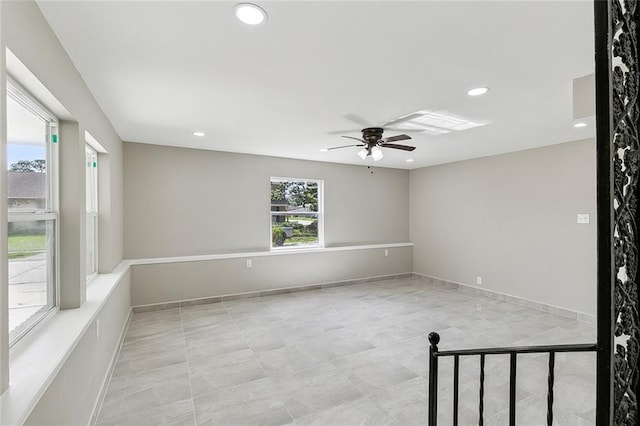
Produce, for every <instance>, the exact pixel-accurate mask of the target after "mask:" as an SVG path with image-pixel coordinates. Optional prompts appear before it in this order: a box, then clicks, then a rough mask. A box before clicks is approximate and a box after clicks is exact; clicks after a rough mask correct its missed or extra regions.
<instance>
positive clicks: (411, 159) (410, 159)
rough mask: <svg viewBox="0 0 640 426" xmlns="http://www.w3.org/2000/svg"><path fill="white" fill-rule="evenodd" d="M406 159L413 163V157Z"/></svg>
mask: <svg viewBox="0 0 640 426" xmlns="http://www.w3.org/2000/svg"><path fill="white" fill-rule="evenodd" d="M404 161H406V162H407V163H413V158H407V159H406V160H404Z"/></svg>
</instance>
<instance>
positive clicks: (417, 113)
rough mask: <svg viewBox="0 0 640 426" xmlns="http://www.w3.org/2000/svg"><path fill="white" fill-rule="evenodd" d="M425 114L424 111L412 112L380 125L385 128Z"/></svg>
mask: <svg viewBox="0 0 640 426" xmlns="http://www.w3.org/2000/svg"><path fill="white" fill-rule="evenodd" d="M423 115H424V114H423V113H419V112H414V113H412V114H407V115H405V116H404V117H400V118H396V119H395V120H391V121H387V122H386V123H384V124H383V125H381V126H380V127H384V128H387V127H393V126H395V125H396V124H400V123H402V122H404V121H408V120H411V119H413V118H418V117H422V116H423Z"/></svg>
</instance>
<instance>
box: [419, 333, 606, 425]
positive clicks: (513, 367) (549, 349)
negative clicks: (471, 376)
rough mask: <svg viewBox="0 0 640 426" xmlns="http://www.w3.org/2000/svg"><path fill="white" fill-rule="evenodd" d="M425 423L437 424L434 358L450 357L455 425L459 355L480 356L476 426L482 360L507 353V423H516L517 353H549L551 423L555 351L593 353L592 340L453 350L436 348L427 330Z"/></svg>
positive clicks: (433, 335)
mask: <svg viewBox="0 0 640 426" xmlns="http://www.w3.org/2000/svg"><path fill="white" fill-rule="evenodd" d="M429 343H430V346H429V426H436V425H437V423H438V358H441V357H447V356H450V357H453V425H454V426H458V389H459V383H458V382H459V375H460V357H461V356H479V357H480V386H479V397H480V402H479V404H478V425H479V426H483V424H484V378H485V377H484V363H485V358H486V356H487V355H509V425H510V426H514V425H515V424H516V371H517V365H518V355H519V354H536V353H547V354H549V371H548V376H547V377H548V378H547V425H549V426H551V425H552V424H553V384H554V380H555V378H554V377H555V372H554V370H555V359H556V353H558V352H595V351H596V350H597V345H596V344H595V343H589V344H579V345H552V346H520V347H511V348H484V349H461V350H454V351H440V350H438V343H440V335H439V334H438V333H435V332H432V333H429Z"/></svg>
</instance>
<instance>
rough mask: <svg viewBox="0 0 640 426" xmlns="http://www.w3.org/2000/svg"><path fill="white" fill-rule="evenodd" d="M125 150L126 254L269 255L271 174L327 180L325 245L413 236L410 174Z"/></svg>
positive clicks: (146, 148) (181, 151) (132, 146)
mask: <svg viewBox="0 0 640 426" xmlns="http://www.w3.org/2000/svg"><path fill="white" fill-rule="evenodd" d="M124 145H125V147H124V179H125V183H126V185H125V192H124V197H125V219H124V222H125V225H124V230H125V237H124V238H125V257H126V258H130V259H136V258H148V257H164V256H186V255H194V254H211V253H228V252H239V251H261V250H269V248H270V241H271V240H270V220H271V218H270V215H269V210H270V180H269V178H270V176H279V177H295V178H309V179H324V192H325V202H324V211H325V222H324V225H325V245H326V246H327V247H331V246H338V245H352V244H353V245H355V244H367V243H393V242H407V241H408V240H409V212H408V210H407V206H408V205H409V172H408V171H406V170H396V169H374V173H373V174H371V173H369V170H368V169H367V168H366V167H364V166H350V165H343V164H332V163H321V162H313V161H302V160H291V159H282V158H275V157H264V156H256V155H246V154H233V153H226V152H216V151H203V150H196V149H187V148H172V147H164V146H154V145H145V144H137V143H125V144H124ZM134 282H135V279H134Z"/></svg>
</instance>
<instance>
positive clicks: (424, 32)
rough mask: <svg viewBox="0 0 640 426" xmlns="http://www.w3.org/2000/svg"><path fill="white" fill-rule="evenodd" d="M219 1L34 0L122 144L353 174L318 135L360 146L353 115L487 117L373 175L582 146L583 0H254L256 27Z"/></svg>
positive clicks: (588, 68)
mask: <svg viewBox="0 0 640 426" xmlns="http://www.w3.org/2000/svg"><path fill="white" fill-rule="evenodd" d="M234 5H235V3H234V2H220V1H216V2H181V1H171V2H112V1H108V2H100V1H90V2H81V1H72V2H57V1H56V2H48V1H41V2H39V6H40V8H41V9H42V11H43V13H44V15H45V17H46V18H47V19H48V21H49V23H50V24H51V26H52V27H53V29H54V31H55V32H56V34H57V35H58V37H59V38H60V40H61V42H62V44H63V45H64V47H65V48H66V50H67V52H68V53H69V55H70V57H71V59H72V60H73V62H74V63H75V65H76V67H77V68H78V70H79V72H80V73H81V75H82V77H83V78H84V80H85V82H86V83H87V85H88V87H89V89H90V90H91V91H92V93H93V94H94V96H95V97H96V99H97V101H98V103H99V104H100V106H101V107H102V109H103V110H104V112H105V113H106V115H107V116H108V118H109V119H110V120H111V122H112V123H113V125H114V127H115V129H116V131H117V132H118V134H119V135H120V137H121V138H122V139H123V140H126V141H133V142H142V143H150V144H160V145H172V146H182V147H194V148H205V149H212V150H222V151H232V152H243V153H253V154H261V155H273V156H280V157H290V158H301V159H310V160H319V161H331V162H340V163H351V164H362V163H363V162H362V161H361V160H360V159H359V158H358V157H357V156H356V155H355V154H356V152H357V149H356V148H349V149H344V150H337V151H330V152H320V148H323V147H331V146H336V145H345V144H347V143H348V141H346V142H347V143H345V139H342V138H340V137H339V134H331V133H330V132H335V131H340V130H348V129H351V130H353V131H352V132H351V133H344V134H347V135H351V136H359V131H358V129H360V128H361V127H362V126H361V125H360V124H357V123H355V122H353V121H352V119H353V117H354V116H356V117H361V118H363V119H366V120H367V121H368V122H369V123H371V124H372V125H375V124H378V125H379V124H381V123H383V122H386V121H390V120H393V119H395V118H398V117H400V116H402V115H405V114H408V113H411V112H414V111H417V110H425V109H429V110H447V111H449V112H451V113H454V114H460V115H464V116H466V117H468V118H472V119H478V120H488V121H491V124H489V125H486V126H483V127H479V128H475V129H470V130H465V131H462V132H458V133H450V134H446V135H441V136H428V135H425V134H421V133H412V134H411V135H412V136H413V138H414V140H413V141H408V142H411V144H413V145H415V146H416V147H417V149H416V150H415V151H414V152H413V153H407V152H403V151H396V150H392V149H387V150H385V157H384V159H383V160H381V161H380V162H379V163H376V165H378V166H382V167H397V168H416V167H422V166H426V165H433V164H439V163H445V162H451V161H456V160H462V159H467V158H474V157H481V156H486V155H492V154H496V153H503V152H510V151H518V150H523V149H528V148H533V147H538V146H543V145H550V144H556V143H561V142H566V141H570V140H576V139H582V138H586V137H590V136H593V135H594V129H593V124H592V123H591V124H590V125H589V126H588V127H586V128H582V129H575V128H573V117H572V79H573V78H576V77H580V76H583V75H586V74H590V73H592V72H593V69H594V64H593V12H592V2H590V1H572V2H550V1H547V2H540V1H536V2H522V1H518V2H505V1H503V2H486V1H473V2H458V1H442V2H435V1H430V2H399V1H389V2H362V1H351V2H348V1H341V2H329V1H320V2H307V1H295V2H271V1H266V2H261V3H260V5H261V6H262V7H263V8H264V9H266V11H267V12H268V14H269V19H268V22H267V23H266V24H263V25H261V26H257V27H251V26H247V25H244V24H242V23H240V22H239V21H238V20H236V19H235V16H234V13H233V7H234ZM483 85H487V86H490V87H491V91H490V92H489V93H488V94H487V95H484V96H481V97H476V98H472V97H469V96H467V95H466V91H467V90H468V89H470V88H472V87H476V86H483ZM350 118H351V119H350ZM195 130H201V131H204V132H206V136H205V137H203V138H197V137H195V136H193V135H192V134H191V133H192V131H195ZM387 133H388V134H387ZM387 133H385V136H390V135H393V134H395V133H394V132H387ZM407 158H414V159H415V161H414V162H413V163H407V162H405V160H406V159H407Z"/></svg>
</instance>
